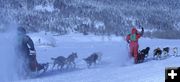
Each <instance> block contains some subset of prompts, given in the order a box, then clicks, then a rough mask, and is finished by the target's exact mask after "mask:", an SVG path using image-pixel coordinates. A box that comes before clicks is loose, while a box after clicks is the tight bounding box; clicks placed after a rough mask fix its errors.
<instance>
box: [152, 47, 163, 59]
mask: <svg viewBox="0 0 180 82" xmlns="http://www.w3.org/2000/svg"><path fill="white" fill-rule="evenodd" d="M161 54H162V50H161V49H160V48H157V49H155V50H154V55H153V57H154V58H155V57H156V56H157V58H161Z"/></svg>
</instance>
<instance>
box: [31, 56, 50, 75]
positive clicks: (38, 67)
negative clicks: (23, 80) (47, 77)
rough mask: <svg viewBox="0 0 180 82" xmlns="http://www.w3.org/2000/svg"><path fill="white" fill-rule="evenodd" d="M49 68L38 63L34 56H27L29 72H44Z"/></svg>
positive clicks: (46, 64) (44, 64)
mask: <svg viewBox="0 0 180 82" xmlns="http://www.w3.org/2000/svg"><path fill="white" fill-rule="evenodd" d="M48 67H49V63H42V64H40V63H38V62H37V60H36V55H29V69H30V71H31V72H36V73H37V72H40V71H42V72H46V71H47V69H48Z"/></svg>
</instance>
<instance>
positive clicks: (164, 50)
mask: <svg viewBox="0 0 180 82" xmlns="http://www.w3.org/2000/svg"><path fill="white" fill-rule="evenodd" d="M169 50H170V48H169V47H165V48H163V53H164V55H165V56H166V55H167V56H168V54H169Z"/></svg>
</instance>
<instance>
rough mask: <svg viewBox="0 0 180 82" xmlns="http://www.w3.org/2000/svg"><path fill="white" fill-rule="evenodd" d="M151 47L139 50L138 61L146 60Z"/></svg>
mask: <svg viewBox="0 0 180 82" xmlns="http://www.w3.org/2000/svg"><path fill="white" fill-rule="evenodd" d="M149 50H150V47H147V48H146V49H143V50H141V51H139V53H138V63H142V62H144V59H145V58H147V57H148V55H149Z"/></svg>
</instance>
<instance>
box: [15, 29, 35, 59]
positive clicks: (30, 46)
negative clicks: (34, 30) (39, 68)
mask: <svg viewBox="0 0 180 82" xmlns="http://www.w3.org/2000/svg"><path fill="white" fill-rule="evenodd" d="M30 50H32V51H35V48H34V43H33V41H32V39H31V38H30V37H29V36H28V35H26V32H24V31H22V32H21V31H19V32H18V52H19V53H20V55H21V56H22V57H25V58H27V57H28V56H29V55H30Z"/></svg>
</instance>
